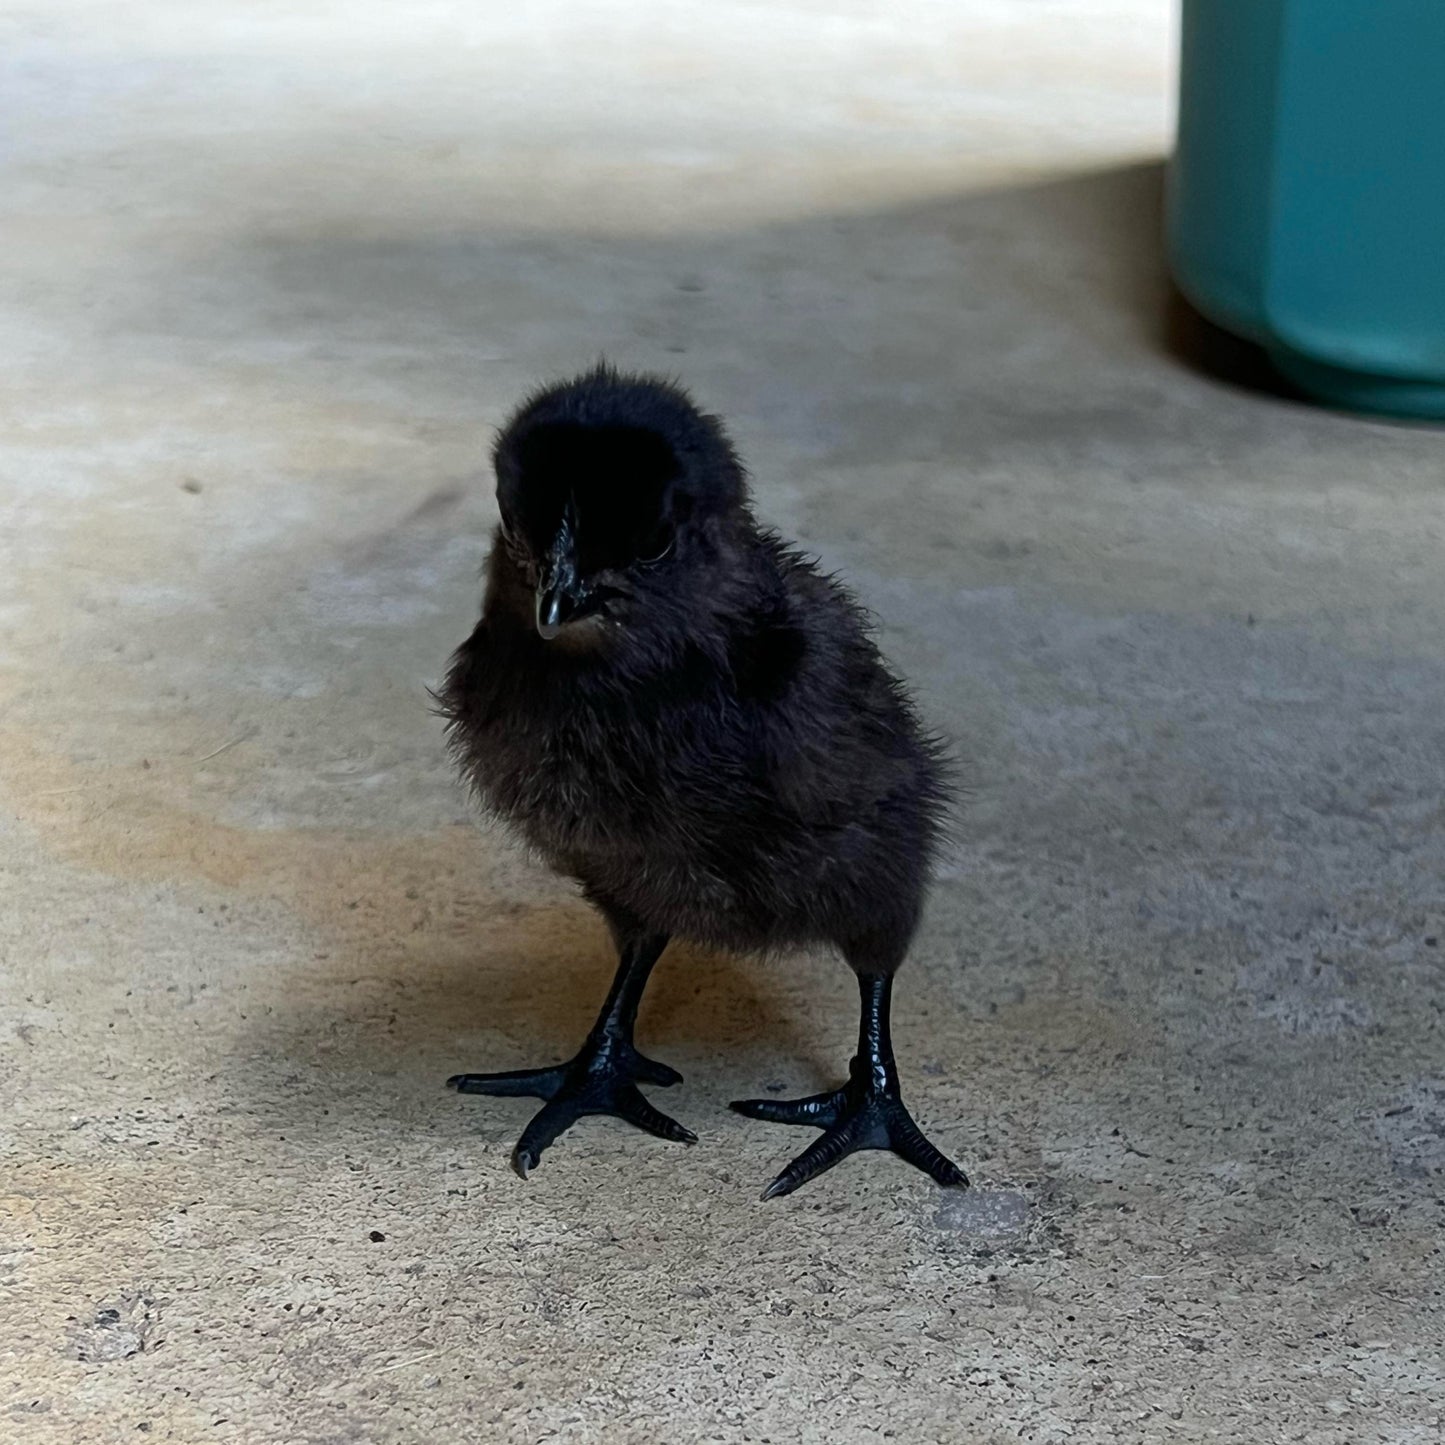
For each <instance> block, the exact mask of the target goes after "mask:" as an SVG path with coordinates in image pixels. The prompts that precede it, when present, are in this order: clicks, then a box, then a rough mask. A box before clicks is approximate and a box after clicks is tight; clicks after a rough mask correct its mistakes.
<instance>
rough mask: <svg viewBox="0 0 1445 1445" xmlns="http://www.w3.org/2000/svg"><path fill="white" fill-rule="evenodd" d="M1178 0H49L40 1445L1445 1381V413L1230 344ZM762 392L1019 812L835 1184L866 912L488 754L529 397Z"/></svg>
mask: <svg viewBox="0 0 1445 1445" xmlns="http://www.w3.org/2000/svg"><path fill="white" fill-rule="evenodd" d="M1169 43H1170V37H1169V12H1168V9H1167V7H1165V6H1164V5H1162V4H1158V3H1146V0H1067V3H1066V0H1053V3H1048V0H1032V3H1027V4H1026V3H1021V0H979V3H971V4H961V3H956V0H953V3H947V4H944V3H932V0H925V3H920V4H917V5H911V6H906V7H900V6H894V5H887V4H874V3H869V4H863V3H852V4H850V3H846V0H816V3H812V0H770V3H767V4H755V3H745V0H719V3H715V4H713V5H710V6H701V5H684V4H680V3H667V0H638V3H632V4H626V5H616V4H604V3H591V4H589V3H582V0H573V3H560V0H540V3H535V4H527V5H520V4H518V5H512V6H505V7H504V6H490V5H479V6H478V5H474V6H463V5H453V4H421V5H392V6H388V5H382V4H379V3H376V0H363V3H359V4H357V3H353V4H348V5H342V4H321V3H300V4H284V5H283V4H279V3H261V4H241V3H239V0H188V3H185V4H181V3H175V0H148V3H145V4H143V5H139V6H135V7H126V6H119V5H111V4H100V3H80V0H48V3H46V4H44V5H41V4H37V3H30V4H26V3H19V4H12V5H11V6H9V7H8V8H7V9H6V11H5V16H4V19H3V20H0V66H3V76H0V104H3V106H4V110H5V120H4V131H5V140H4V145H3V150H0V237H3V248H4V249H3V255H4V264H3V268H0V344H3V350H4V354H5V358H6V365H5V369H4V375H3V379H0V387H3V419H0V488H3V490H0V552H3V557H0V568H3V570H0V629H3V630H0V715H3V731H0V890H3V909H0V961H3V980H0V982H3V989H4V1012H3V1021H0V1050H3V1062H0V1078H3V1101H4V1107H3V1110H0V1157H3V1173H0V1195H3V1200H0V1207H3V1220H4V1222H3V1238H0V1244H3V1250H4V1254H3V1262H0V1287H3V1301H0V1379H3V1396H0V1438H3V1439H4V1440H5V1441H12V1440H13V1441H16V1442H21V1441H24V1442H26V1445H63V1442H64V1445H69V1442H76V1441H87V1442H90V1441H96V1442H109V1441H127V1442H134V1441H137V1440H140V1439H149V1440H161V1439H164V1440H173V1441H185V1442H210V1441H216V1442H228V1441H229V1442H306V1445H311V1442H315V1445H323V1442H325V1445H330V1442H342V1441H347V1442H378V1445H382V1442H428V1445H430V1442H437V1441H443V1440H468V1441H507V1442H512V1441H516V1442H531V1441H542V1440H557V1441H572V1442H596V1441H602V1442H609V1445H611V1442H624V1445H625V1442H634V1441H635V1442H659V1441H661V1442H691V1441H718V1442H742V1441H753V1442H763V1441H771V1442H774V1445H782V1442H792V1441H802V1442H830V1445H831V1442H840V1441H842V1442H852V1441H868V1440H875V1439H893V1440H898V1441H909V1442H913V1441H917V1442H933V1441H937V1442H960V1445H976V1442H983V1445H990V1442H996V1441H1006V1440H1008V1441H1014V1440H1024V1441H1039V1442H1052V1441H1098V1442H1176V1441H1206V1440H1208V1441H1230V1442H1236V1441H1242V1442H1267V1445H1274V1442H1285V1441H1303V1442H1311V1445H1364V1442H1390V1445H1425V1442H1434V1441H1438V1440H1439V1439H1440V1430H1441V1418H1442V1411H1445V1399H1442V1392H1445V1367H1442V1359H1441V1349H1440V1341H1441V1339H1442V1337H1445V1309H1442V1303H1445V1300H1442V1293H1441V1291H1442V1288H1445V1283H1442V1273H1445V1271H1442V1258H1445V1257H1442V1254H1441V1226H1442V1224H1445V1208H1442V1202H1441V1199H1442V1193H1445V1177H1442V1170H1445V1033H1442V1021H1441V1009H1442V999H1445V989H1442V957H1445V809H1442V788H1441V783H1442V755H1445V655H1442V654H1445V644H1442V638H1445V583H1442V580H1441V561H1440V559H1441V553H1442V540H1445V521H1442V508H1445V435H1442V433H1441V432H1439V431H1430V430H1427V429H1423V428H1411V427H1408V426H1391V425H1384V424H1379V423H1374V422H1368V421H1362V420H1358V419H1352V418H1348V417H1344V416H1338V415H1332V414H1329V413H1326V412H1323V411H1319V410H1315V409H1311V408H1309V407H1306V406H1303V405H1301V404H1297V403H1294V402H1290V401H1288V400H1283V399H1280V398H1278V397H1272V396H1265V395H1260V394H1256V393H1251V392H1248V391H1245V390H1242V389H1237V388H1233V387H1231V386H1229V385H1227V384H1224V383H1222V382H1220V381H1218V380H1214V379H1210V378H1209V377H1207V376H1205V375H1203V374H1201V373H1199V372H1197V371H1196V370H1193V369H1191V367H1190V366H1189V365H1187V364H1185V363H1184V362H1182V361H1180V360H1179V359H1177V358H1176V357H1175V356H1174V355H1173V354H1172V353H1171V352H1170V351H1169V349H1168V348H1167V347H1166V345H1165V344H1164V341H1163V339H1162V337H1163V330H1164V323H1163V315H1164V311H1165V287H1164V284H1163V276H1162V266H1161V261H1160V256H1159V247H1158V240H1157V237H1158V230H1159V219H1158V211H1159V204H1160V190H1161V167H1160V158H1161V157H1162V156H1163V154H1164V153H1165V150H1166V149H1167V144H1168V125H1169V91H1170V60H1169ZM603 352H605V353H606V354H607V355H609V356H610V357H612V358H614V359H615V360H617V361H619V362H621V363H624V364H628V365H636V366H642V367H648V368H656V369H662V370H666V371H668V372H672V373H674V374H676V375H677V376H679V377H680V378H682V379H683V380H684V381H685V382H686V383H687V384H688V385H689V386H691V387H692V388H693V389H694V390H695V391H696V392H697V394H698V395H699V396H700V397H701V398H702V399H703V400H704V401H705V402H706V403H707V404H708V405H709V406H711V407H714V408H716V409H717V410H719V411H721V412H723V413H724V414H726V415H727V416H728V417H729V418H731V419H732V422H733V425H734V429H735V431H736V434H737V437H738V440H739V442H740V444H741V445H742V447H743V449H744V451H745V454H746V456H747V458H748V460H749V462H750V464H751V466H752V469H753V472H754V474H755V477H756V485H757V492H758V497H759V500H760V505H761V508H762V510H763V511H764V512H765V513H766V514H767V516H768V517H769V518H770V519H772V520H773V521H775V522H776V523H777V524H779V525H780V526H781V527H783V528H784V529H786V530H788V531H790V532H792V533H793V534H795V535H797V536H799V537H800V538H802V539H804V540H805V541H806V542H807V543H808V544H809V545H810V546H812V547H814V548H815V549H816V550H817V551H818V552H820V553H821V554H822V555H823V557H824V558H825V559H826V560H827V561H828V562H829V563H830V564H832V565H836V566H837V567H839V568H841V569H843V570H844V571H845V572H846V573H847V574H848V575H849V576H850V577H851V578H852V579H853V580H854V582H855V583H856V585H857V587H858V589H859V591H860V592H861V593H862V595H863V597H864V598H865V600H866V601H867V602H868V603H869V605H870V606H872V607H873V609H874V610H875V611H876V612H877V613H878V615H879V617H880V618H881V623H882V634H883V637H884V640H885V642H886V645H887V647H888V650H889V651H890V653H891V654H892V656H893V657H894V658H895V660H896V661H897V662H898V663H899V664H900V666H902V667H903V668H904V669H906V670H907V671H908V672H909V673H910V674H911V675H912V676H913V678H914V679H915V680H916V682H917V685H918V688H919V692H920V695H921V698H922V700H923V703H924V705H925V707H926V708H927V710H928V712H929V714H930V716H931V717H932V719H933V720H934V721H935V722H936V723H937V724H938V725H939V726H940V727H941V728H942V729H944V730H946V731H947V732H948V733H950V734H951V735H952V736H953V737H955V738H956V739H957V740H958V746H959V749H960V752H961V753H962V754H963V756H964V757H965V758H966V759H967V762H968V767H969V770H970V773H971V776H972V778H973V799H972V803H971V806H970V808H969V810H968V813H967V815H966V817H965V820H964V824H963V827H962V830H961V837H960V843H959V846H958V848H957V851H956V853H955V854H954V855H953V856H951V857H950V858H949V860H948V864H947V866H946V867H945V868H944V869H943V870H942V871H943V876H942V877H941V878H940V879H939V883H938V887H937V890H936V893H935V896H934V899H933V904H932V908H931V912H930V914H929V917H928V919H927V923H926V927H925V928H924V930H923V933H922V935H921V937H920V939H919V942H918V946H917V950H916V955H915V958H914V959H913V961H912V963H911V964H910V965H909V967H908V968H907V969H906V971H905V972H904V974H903V975H902V976H901V979H900V998H899V1001H898V1018H897V1029H898V1044H899V1052H900V1057H901V1060H902V1064H903V1069H904V1076H905V1083H906V1086H907V1088H908V1090H909V1096H910V1101H911V1103H912V1105H913V1107H914V1110H915V1112H916V1113H917V1115H918V1117H919V1119H920V1122H922V1123H923V1124H924V1126H925V1127H926V1128H928V1129H929V1130H930V1132H931V1133H932V1134H933V1136H934V1137H935V1138H936V1139H937V1140H938V1142H939V1143H940V1144H941V1145H943V1146H944V1147H946V1148H947V1149H948V1150H949V1151H950V1152H951V1153H952V1154H954V1155H955V1156H956V1157H957V1158H958V1159H959V1161H960V1162H961V1163H962V1164H963V1165H964V1166H965V1167H966V1168H967V1169H969V1171H970V1172H971V1173H972V1174H973V1176H974V1178H975V1181H976V1185H977V1187H976V1189H975V1190H974V1191H973V1192H971V1193H969V1194H965V1195H943V1194H940V1193H939V1192H937V1191H935V1190H933V1189H932V1188H931V1187H930V1186H929V1185H928V1184H927V1182H926V1181H925V1180H924V1179H923V1178H922V1177H921V1176H919V1175H917V1174H915V1173H912V1172H910V1171H908V1170H907V1169H905V1168H904V1167H902V1166H901V1165H898V1164H897V1163H896V1161H892V1160H889V1159H887V1158H885V1157H883V1156H881V1155H879V1156H865V1157H862V1158H858V1159H853V1160H850V1161H848V1162H847V1163H846V1165H844V1166H843V1167H840V1168H839V1169H837V1170H836V1171H834V1172H833V1173H831V1174H829V1175H828V1176H827V1177H826V1178H825V1179H824V1180H822V1181H820V1182H819V1183H817V1184H816V1185H814V1186H812V1187H810V1188H808V1189H807V1190H805V1191H804V1192H802V1193H800V1194H798V1195H796V1196H794V1197H792V1198H789V1199H787V1200H785V1201H778V1202H775V1203H773V1204H771V1205H768V1206H764V1205H762V1204H760V1203H759V1202H758V1198H757V1195H758V1191H759V1189H760V1187H761V1185H762V1184H763V1183H764V1181H765V1180H766V1179H767V1178H769V1177H770V1176H771V1174H772V1173H773V1172H774V1171H775V1169H776V1168H777V1167H778V1166H779V1165H780V1164H781V1163H782V1162H783V1161H784V1160H786V1159H787V1158H788V1157H790V1155H791V1154H792V1153H793V1152H794V1151H795V1149H796V1147H797V1145H798V1138H797V1136H796V1135H795V1134H794V1133H793V1132H791V1131H788V1130H783V1129H776V1128H769V1127H768V1126H765V1125H761V1124H757V1123H754V1122H751V1121H748V1120H744V1119H741V1118H738V1117H736V1116H733V1115H730V1114H729V1113H728V1112H727V1111H726V1108H725V1103H726V1101H727V1100H728V1099H730V1098H733V1097H737V1096H739V1095H741V1094H752V1093H756V1092H758V1091H759V1090H760V1089H767V1088H770V1087H777V1088H781V1089H786V1090H788V1091H789V1092H798V1091H802V1090H806V1089H811V1088H816V1087H821V1086H822V1084H824V1083H825V1082H826V1081H828V1080H829V1079H833V1078H836V1077H837V1076H838V1074H839V1070H840V1069H841V1067H842V1066H843V1064H844V1062H845V1060H846V1058H847V1053H848V1048H849V1043H850V1037H851V1033H852V1029H853V994H852V985H851V980H850V978H849V976H848V975H847V973H846V971H845V970H844V969H843V968H842V966H841V965H840V964H838V963H837V962H836V961H835V960H833V959H830V958H826V957H816V958H814V957H806V958H797V959H790V960H787V961H784V962H780V963H773V964H768V965H763V964H759V963H753V962H748V961H736V960H728V959H723V958H715V957H710V956H708V955H706V954H703V953H701V952H698V951H695V950H688V949H685V948H683V949H678V950H677V951H676V952H675V953H674V954H672V955H670V956H669V959H668V960H667V961H666V962H665V964H664V966H663V967H662V969H661V970H660V972H659V975H658V977H657V979H656V981H655V984H654V987H653V989H652V992H651V995H650V997H649V999H648V1001H647V1003H646V1006H645V1008H644V1012H643V1018H642V1025H641V1031H640V1038H641V1041H642V1043H643V1046H644V1047H645V1048H646V1049H647V1050H648V1051H649V1052H651V1053H652V1054H654V1055H655V1056H656V1057H658V1058H661V1059H664V1060H666V1061H667V1062H669V1063H671V1064H674V1065H675V1066H677V1067H678V1068H680V1069H681V1070H682V1071H683V1073H684V1074H685V1075H686V1083H685V1084H684V1085H683V1086H682V1087H680V1088H678V1089H675V1090H672V1091H670V1092H669V1093H668V1094H667V1095H666V1105H667V1107H668V1109H669V1111H671V1112H675V1113H676V1114H677V1116H678V1117H679V1118H680V1119H682V1120H683V1121H684V1122H686V1123H688V1124H689V1125H691V1126H692V1127H693V1128H694V1129H696V1130H697V1132H698V1133H699V1134H700V1136H701V1142H700V1143H699V1144H698V1145H697V1147H696V1148H694V1149H691V1150H684V1149H681V1148H678V1147H674V1146H667V1145H664V1144H661V1143H659V1142H658V1141H655V1140H652V1139H649V1138H647V1137H645V1136H643V1135H641V1134H639V1133H637V1132H635V1131H632V1130H629V1129H627V1128H626V1127H625V1126H623V1125H620V1124H618V1123H616V1122H615V1121H611V1120H593V1121H589V1122H588V1123H585V1124H584V1125H582V1126H581V1127H578V1128H577V1129H575V1130H573V1131H572V1132H571V1133H570V1134H568V1135H567V1136H566V1138H565V1139H564V1140H562V1141H561V1142H560V1143H559V1144H558V1145H557V1146H555V1147H554V1149H553V1150H552V1151H551V1152H550V1153H549V1155H548V1157H547V1159H546V1160H545V1162H544V1164H543V1167H542V1168H541V1169H539V1170H538V1171H537V1173H536V1174H535V1175H534V1176H533V1178H532V1179H531V1180H530V1181H528V1182H527V1183H525V1184H524V1183H522V1182H521V1181H520V1180H518V1179H517V1178H516V1177H515V1176H514V1175H512V1174H511V1172H510V1171H509V1170H508V1168H507V1166H506V1156H507V1151H508V1149H509V1147H510V1144H511V1142H512V1140H513V1139H514V1138H515V1136H516V1134H517V1132H518V1131H519V1129H520V1127H521V1125H522V1123H523V1121H524V1120H525V1118H526V1116H527V1110H528V1106H527V1104H526V1102H525V1101H502V1100H479V1099H471V1098H459V1097H457V1096H454V1095H451V1094H449V1093H447V1091H446V1090H445V1089H444V1088H443V1086H442V1084H443V1080H444V1079H445V1078H446V1076H447V1075H448V1074H449V1073H452V1072H453V1071H455V1070H458V1069H467V1068H484V1067H508V1066H512V1065H522V1064H526V1063H533V1062H542V1061H545V1060H547V1059H549V1058H557V1057H560V1056H562V1055H563V1054H564V1053H566V1052H570V1051H571V1049H572V1048H573V1046H574V1045H575V1043H576V1041H577V1039H578V1038H579V1036H580V1034H581V1033H582V1032H583V1031H584V1030H585V1028H586V1026H587V1024H588V1022H589V1021H590V1018H591V1016H592V1012H593V1010H594V1008H595V1006H596V1003H597V1001H598V999H599V997H600V995H601V993H602V991H603V989H604V988H605V983H606V979H607V976H608V974H609V971H610V960H609V957H608V949H607V945H606V940H605V938H604V935H603V932H602V929H601V927H600V926H599V925H598V923H597V922H596V921H595V920H594V919H593V918H592V917H591V916H590V915H589V913H588V911H587V910H586V909H585V907H583V906H582V905H581V904H580V903H578V902H577V901H576V899H575V898H573V897H572V895H571V894H570V893H569V892H568V890H567V889H566V888H565V887H563V886H562V885H560V884H558V883H557V882H555V881H554V880H552V879H550V878H549V877H547V876H545V875H544V874H542V873H540V872H539V871H538V870H537V869H536V868H535V867H534V866H533V865H532V864H531V863H530V862H529V861H528V860H527V859H526V858H525V857H524V856H522V855H521V854H520V853H519V852H517V851H516V850H515V849H514V848H513V847H512V846H511V845H510V844H509V843H508V842H507V841H506V840H505V839H504V838H502V837H501V836H499V835H497V834H495V833H489V832H485V831H482V830H479V829H478V828H477V827H476V826H475V825H474V822H473V820H472V819H471V818H470V817H469V815H468V810H467V806H466V803H465V800H464V798H463V797H462V795H461V793H460V791H459V790H458V788H457V787H456V786H455V785H454V782H453V780H452V778H451V776H450V774H449V771H448V768H447V765H446V762H445V759H444V756H443V752H442V747H441V737H440V731H439V727H438V725H437V723H436V721H435V720H434V719H432V718H431V717H430V716H429V714H428V710H427V698H426V693H425V688H426V685H427V684H428V683H429V682H432V681H435V680H436V679H437V677H438V676H439V675H440V672H441V670H442V668H443V666H444V664H445V660H446V657H447V654H448V652H449V651H450V649H451V648H452V647H453V646H454V645H455V644H456V643H457V642H458V641H459V640H460V639H461V638H462V637H463V636H464V635H465V634H466V632H467V630H468V628H469V627H470V625H471V622H472V619H473V616H474V609H475V606H476V601H477V592H478V587H477V570H478V567H479V564H480V560H481V549H482V546H483V538H484V534H485V531H486V528H487V525H488V519H489V517H490V516H491V502H490V498H489V495H488V487H487V479H486V476H485V465H484V459H485V451H486V447H487V445H488V442H489V436H490V429H491V428H492V427H493V426H494V425H495V424H496V423H497V422H498V421H499V420H500V419H501V417H502V416H503V415H504V414H505V412H506V411H507V409H508V408H509V407H510V406H511V405H512V404H513V403H514V401H515V400H516V398H517V397H518V395H519V394H520V393H521V392H522V391H524V390H525V389H526V388H527V387H528V386H530V385H532V384H533V383H535V382H537V381H539V380H541V379H544V378H547V377H549V376H552V375H554V374H556V373H558V372H561V371H566V370H568V369H571V368H575V367H577V366H579V365H582V364H584V363H586V362H589V361H591V360H592V359H593V358H595V357H596V356H597V355H599V354H600V353H603Z"/></svg>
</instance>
